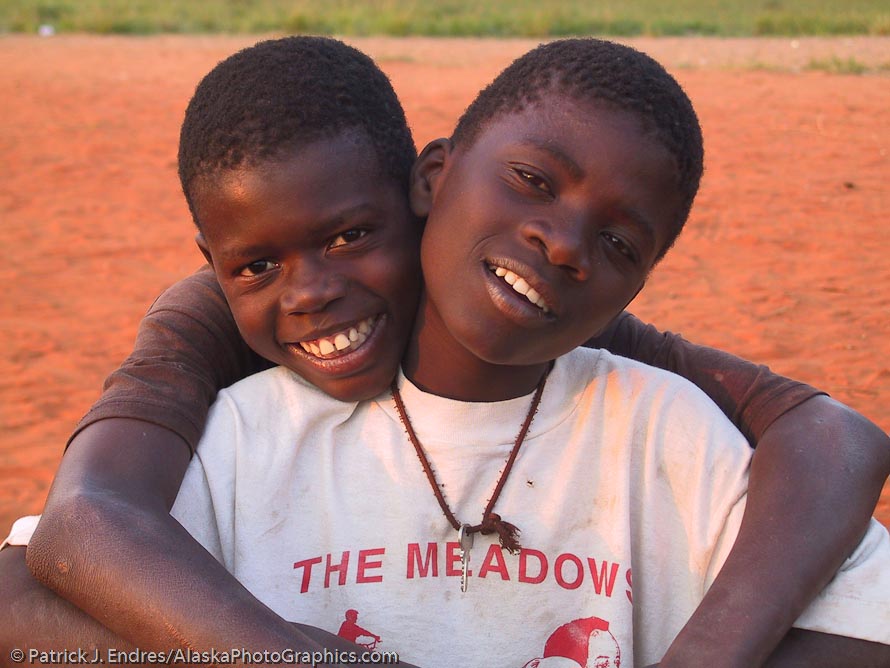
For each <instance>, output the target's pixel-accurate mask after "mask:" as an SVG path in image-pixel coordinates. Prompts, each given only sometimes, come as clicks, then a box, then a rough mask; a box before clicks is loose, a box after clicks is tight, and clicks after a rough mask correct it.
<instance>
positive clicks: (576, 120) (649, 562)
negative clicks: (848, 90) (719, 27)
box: [173, 40, 890, 668]
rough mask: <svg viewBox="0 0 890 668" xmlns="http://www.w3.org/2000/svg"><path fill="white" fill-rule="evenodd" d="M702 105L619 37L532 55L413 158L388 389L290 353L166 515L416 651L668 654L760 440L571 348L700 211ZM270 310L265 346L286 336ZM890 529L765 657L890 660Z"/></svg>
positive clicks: (655, 377)
mask: <svg viewBox="0 0 890 668" xmlns="http://www.w3.org/2000/svg"><path fill="white" fill-rule="evenodd" d="M690 119H691V121H692V122H694V114H693V113H692V110H691V106H690V105H689V103H688V100H687V99H686V98H685V96H684V95H683V94H682V92H681V91H679V87H677V86H676V84H675V82H673V80H672V79H670V77H669V76H668V75H667V74H666V73H665V72H664V71H663V70H662V69H661V68H660V67H659V66H658V65H657V64H655V63H654V61H651V59H648V58H647V57H645V56H642V55H641V54H637V53H636V52H633V51H631V50H629V49H626V48H625V47H620V46H617V45H612V44H608V43H603V42H597V41H594V40H570V41H563V42H556V43H552V44H549V45H545V46H543V47H540V48H538V49H536V50H535V51H533V52H531V53H530V54H527V55H526V56H524V57H523V58H521V59H519V60H518V61H517V62H516V63H514V65H512V66H511V67H510V68H508V69H507V70H506V71H505V72H504V73H503V74H502V75H501V76H500V77H498V79H497V80H496V81H495V82H494V83H493V84H492V85H491V86H490V87H489V88H488V89H486V90H485V91H484V92H483V93H482V94H481V95H480V97H479V98H477V100H476V102H474V104H473V105H472V106H471V107H470V109H468V111H467V113H466V114H465V115H464V117H463V118H462V120H461V122H460V124H459V126H458V128H457V130H456V132H455V135H454V136H453V138H452V140H450V141H446V140H440V141H437V142H433V143H431V144H430V145H429V146H428V147H427V148H426V149H425V150H424V152H423V154H422V156H421V159H420V161H419V163H418V165H417V167H416V168H415V173H414V184H413V189H412V193H411V196H412V207H413V208H414V211H415V213H416V214H417V215H419V216H423V217H426V218H427V223H426V228H425V231H424V237H423V242H422V253H421V258H422V264H423V270H424V281H425V290H424V292H423V293H422V295H421V306H420V313H419V316H418V320H417V324H416V325H415V328H414V331H413V333H412V336H411V338H410V341H409V346H408V352H407V354H406V356H405V358H404V361H403V373H402V374H400V376H399V378H398V379H397V380H396V381H395V382H394V384H393V387H392V389H391V392H389V393H384V394H383V395H381V396H379V397H377V398H376V399H374V400H371V401H365V402H360V403H343V402H337V401H335V400H333V399H331V398H330V397H328V396H326V395H325V394H323V393H322V392H321V391H319V390H317V389H316V388H314V387H313V386H312V385H311V384H309V383H307V382H306V381H304V380H302V379H301V378H300V377H299V376H297V375H296V374H294V373H293V372H291V371H290V370H288V369H287V368H283V367H280V368H277V369H272V370H270V371H267V372H264V373H263V374H260V375H257V376H254V377H252V378H248V379H247V380H245V381H242V382H241V383H239V384H237V385H235V386H233V387H232V388H231V389H230V390H228V391H225V392H223V393H222V394H221V395H220V398H219V399H218V401H217V403H216V404H215V405H214V408H213V409H212V413H211V417H210V421H209V423H208V425H207V429H206V432H205V434H204V437H203V438H202V441H201V444H200V446H199V448H198V451H197V453H196V457H195V459H194V460H193V462H192V464H191V466H190V468H189V471H188V473H187V475H186V479H185V481H184V483H183V487H182V490H181V491H180V495H179V497H178V499H177V503H176V505H175V506H174V511H173V512H174V514H175V515H176V516H177V517H178V518H179V520H180V521H181V522H182V523H183V525H184V526H186V527H187V528H188V529H189V531H190V532H191V533H192V534H193V535H195V536H196V537H197V538H198V539H199V540H200V541H201V543H202V544H203V545H204V546H205V547H207V549H208V550H210V551H211V552H212V553H213V554H214V555H215V556H216V557H217V558H218V559H219V560H220V561H221V563H223V564H224V565H225V566H226V568H227V569H228V570H230V571H231V572H232V573H234V574H235V575H236V576H238V578H239V579H240V580H241V581H242V582H243V583H244V584H245V586H246V587H247V588H248V589H249V590H250V591H251V592H252V593H253V594H255V595H256V596H257V597H258V598H260V599H261V600H262V601H263V602H265V603H266V604H267V605H269V606H270V607H271V608H272V609H273V610H274V611H275V612H277V613H278V614H279V615H281V616H283V617H285V618H287V619H295V620H297V619H298V620H300V621H304V622H308V623H311V624H313V625H316V626H319V627H321V628H324V629H328V630H329V631H331V632H335V631H336V630H337V629H338V628H341V626H342V624H343V621H344V619H347V620H348V619H349V616H350V615H352V613H355V615H354V616H355V617H356V618H358V617H359V616H360V618H361V620H362V628H363V630H366V631H367V632H368V634H367V636H365V637H367V638H371V639H373V644H375V646H376V647H378V648H385V649H392V650H396V651H398V652H399V654H400V656H401V657H402V658H403V659H405V660H407V661H410V662H412V663H417V664H420V665H424V666H445V665H491V666H504V667H505V668H508V667H510V666H523V665H530V666H531V665H541V666H544V665H570V666H574V665H579V666H585V667H586V666H593V665H615V666H617V665H619V664H624V665H638V666H642V665H646V664H652V663H654V662H657V661H659V660H660V659H661V657H662V656H663V654H664V652H665V651H666V650H667V648H668V646H669V645H670V643H671V641H672V640H673V638H674V637H675V636H676V635H677V633H678V632H679V631H680V630H681V629H682V627H683V624H684V623H685V622H686V620H687V619H688V617H689V615H690V614H691V613H692V611H693V610H694V609H695V607H696V605H697V603H698V602H699V601H700V600H701V598H702V596H703V594H704V591H705V590H706V589H707V587H708V586H709V584H710V582H711V581H712V579H713V577H714V576H715V574H716V572H717V571H718V570H719V568H720V566H721V564H722V562H723V559H724V557H725V555H726V552H727V551H728V549H729V547H730V545H731V544H732V541H733V539H734V537H735V533H736V530H737V527H738V521H739V518H740V516H741V512H742V509H743V507H744V498H745V490H746V482H747V467H748V461H749V457H750V451H749V449H748V447H747V445H746V444H745V442H744V440H743V439H742V437H741V436H740V434H738V432H736V431H735V429H734V428H733V427H732V426H731V425H730V424H729V423H728V422H727V421H726V419H725V418H724V417H723V416H722V415H721V414H719V412H718V411H717V410H716V408H715V407H714V406H713V405H712V404H711V403H710V402H709V401H708V400H707V399H705V398H704V397H703V395H701V394H700V393H699V392H698V391H697V390H696V389H695V388H693V387H691V386H689V385H687V384H686V383H685V382H683V381H681V380H679V379H677V378H675V377H673V376H670V375H667V374H664V373H661V372H658V371H655V370H652V369H649V368H646V367H642V366H640V365H637V364H635V363H632V362H629V361H626V360H623V359H621V358H616V357H612V356H611V355H609V354H608V353H605V352H600V351H585V350H581V351H572V350H573V348H575V347H576V346H578V345H579V344H581V343H582V342H584V341H586V340H587V339H588V338H590V336H592V335H593V334H595V333H596V332H597V331H599V330H601V329H602V328H603V327H605V326H606V325H607V324H608V322H609V321H610V320H611V319H612V318H613V317H614V316H615V315H616V314H618V313H619V312H620V311H621V310H622V309H623V308H624V307H625V306H626V305H627V304H628V303H629V302H630V301H631V300H632V299H633V297H634V296H635V295H636V294H637V293H638V292H639V290H640V289H641V288H642V286H643V284H644V282H645V280H646V278H647V276H648V273H649V271H650V270H651V268H652V267H653V265H654V264H655V263H656V262H657V261H658V260H659V259H660V258H661V257H662V256H663V255H664V253H665V252H666V251H667V250H668V248H669V247H670V245H671V244H672V243H673V240H674V239H675V238H676V235H677V234H678V233H679V231H680V228H681V227H682V225H683V223H684V222H685V219H686V216H687V214H688V211H689V207H690V205H691V202H692V197H693V195H694V192H695V186H697V182H698V177H699V175H700V172H696V169H695V167H694V164H695V162H696V161H695V160H694V159H692V160H690V159H687V156H686V155H685V154H684V151H686V150H688V148H689V144H688V141H687V140H686V139H685V138H684V137H685V136H686V134H685V129H684V127H685V126H684V123H688V122H689V121H690ZM699 148H700V147H699ZM699 157H700V156H699ZM698 164H699V166H700V160H699V162H698ZM691 165H693V166H691ZM197 199H198V202H199V203H200V197H198V198H197ZM211 218H212V217H211ZM204 223H205V226H204V227H203V231H204V235H205V241H206V244H207V250H208V254H209V256H210V257H211V258H213V259H216V252H217V248H218V247H217V246H216V244H217V243H219V242H220V241H221V240H222V239H223V237H222V236H216V237H214V234H215V233H217V234H221V232H219V230H216V231H215V232H214V223H213V222H212V221H204ZM228 241H230V240H229V239H228V238H226V242H227V243H228ZM258 269H262V268H259V267H258ZM266 308H268V307H267V306H264V305H263V304H262V303H258V304H257V309H256V312H255V313H252V315H253V316H255V319H254V321H253V325H254V326H253V329H252V331H251V336H253V337H254V338H255V340H254V341H252V342H251V345H254V344H255V343H258V344H262V343H263V341H264V340H266V341H274V340H276V338H278V337H280V336H281V334H280V333H279V332H278V330H277V329H276V327H278V325H276V319H275V317H268V316H269V314H265V313H264V309H266ZM270 313H271V312H270ZM567 351H572V352H568V353H567ZM554 360H555V361H554ZM297 406H299V410H289V409H288V408H289V407H297ZM888 542H890V541H888V537H887V533H886V531H885V530H884V529H883V528H882V527H880V526H879V525H877V524H873V525H872V527H871V529H870V530H869V533H868V534H867V536H866V538H865V539H864V540H863V542H862V543H861V544H860V546H859V548H858V549H857V551H856V552H855V553H854V554H853V555H852V557H851V559H850V560H848V562H847V564H846V565H845V567H844V568H843V569H842V570H841V571H840V572H839V574H838V576H837V577H836V578H835V580H834V581H833V582H832V584H831V585H830V586H829V587H828V588H827V589H826V590H825V592H823V594H822V595H821V596H820V597H819V598H818V599H817V601H816V602H814V603H813V605H812V606H811V607H810V608H809V609H808V610H807V612H806V613H805V614H804V615H803V616H802V617H801V618H800V619H799V620H798V622H797V626H798V627H799V628H800V629H805V630H804V631H795V632H793V634H792V635H791V636H789V642H788V643H786V644H785V645H784V646H783V647H782V648H781V649H780V651H779V653H778V654H777V655H776V656H774V658H773V659H772V661H774V663H772V664H768V665H795V664H794V663H793V662H794V661H806V662H809V663H808V665H836V662H837V661H838V660H839V657H844V660H846V659H847V658H849V654H848V652H849V651H851V648H852V651H857V652H859V653H860V656H861V657H863V658H862V659H858V658H857V661H871V662H872V665H883V663H882V662H886V661H887V659H888V656H890V648H888V647H887V645H888V644H890V632H888V628H890V626H888V625H887V624H886V623H885V621H886V619H887V618H888V614H890V568H888V566H890V545H888ZM814 632H815V633H814ZM826 634H830V635H826ZM836 636H849V637H850V638H859V639H861V640H862V641H865V642H857V641H855V640H850V639H848V638H838V637H836ZM378 639H379V640H378ZM607 641H608V642H607ZM604 646H608V647H607V649H603V647H604ZM818 661H822V662H823V663H822V664H820V663H818ZM826 662H827V663H826ZM832 662H834V663H832Z"/></svg>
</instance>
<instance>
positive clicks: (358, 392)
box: [309, 371, 395, 402]
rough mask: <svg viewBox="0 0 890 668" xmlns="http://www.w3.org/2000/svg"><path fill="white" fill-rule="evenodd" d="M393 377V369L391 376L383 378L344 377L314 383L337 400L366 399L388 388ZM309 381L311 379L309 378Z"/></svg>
mask: <svg viewBox="0 0 890 668" xmlns="http://www.w3.org/2000/svg"><path fill="white" fill-rule="evenodd" d="M394 377H395V371H393V373H392V375H391V376H389V377H387V378H386V379H383V380H381V379H378V378H362V379H353V378H345V379H343V380H341V381H333V382H329V383H316V384H315V385H316V386H317V387H318V389H320V390H321V391H322V392H324V393H325V394H327V395H328V396H330V397H333V398H334V399H337V400H338V401H346V402H353V401H367V400H368V399H373V398H374V397H376V396H377V395H379V394H380V393H382V392H384V391H386V390H388V389H389V386H390V384H391V383H392V379H393V378H394ZM309 382H312V381H311V380H310V381H309Z"/></svg>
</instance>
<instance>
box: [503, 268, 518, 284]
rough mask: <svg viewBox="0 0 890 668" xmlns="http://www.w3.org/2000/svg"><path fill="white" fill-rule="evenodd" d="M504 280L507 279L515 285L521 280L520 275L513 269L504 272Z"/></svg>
mask: <svg viewBox="0 0 890 668" xmlns="http://www.w3.org/2000/svg"><path fill="white" fill-rule="evenodd" d="M504 280H505V281H507V283H509V284H510V285H513V284H514V283H515V282H516V281H518V280H519V276H517V275H516V274H514V273H513V272H512V271H509V270H507V273H506V274H504Z"/></svg>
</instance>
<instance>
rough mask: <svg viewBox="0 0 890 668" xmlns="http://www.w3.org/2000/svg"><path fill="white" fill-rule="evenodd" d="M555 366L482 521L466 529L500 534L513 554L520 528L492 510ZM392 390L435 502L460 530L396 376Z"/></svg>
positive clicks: (539, 392) (541, 385) (539, 391)
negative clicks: (412, 419)
mask: <svg viewBox="0 0 890 668" xmlns="http://www.w3.org/2000/svg"><path fill="white" fill-rule="evenodd" d="M552 369H553V362H551V363H550V365H549V366H548V367H547V371H546V372H545V373H544V375H543V376H542V377H541V380H540V381H539V382H538V386H537V388H536V389H535V395H534V397H533V398H532V403H531V406H530V407H529V410H528V413H527V414H526V416H525V420H524V421H523V423H522V428H521V429H520V430H519V435H518V436H517V437H516V440H515V441H514V442H513V448H512V449H511V450H510V455H509V456H508V457H507V462H506V463H505V464H504V469H503V471H501V474H500V476H498V481H497V484H496V485H495V488H494V492H493V493H492V495H491V499H489V501H488V504H487V505H486V506H485V511H484V512H483V513H482V521H481V522H480V523H479V524H475V525H471V526H467V528H466V532H467V533H468V534H473V533H477V532H478V533H482V534H483V535H488V534H492V533H496V534H497V535H498V541H499V542H500V544H501V547H503V548H504V549H506V550H507V551H508V552H510V554H515V553H516V552H517V551H518V550H519V549H520V548H521V547H522V546H521V545H520V544H519V537H518V536H519V533H520V529H519V528H518V527H517V526H516V525H515V524H512V523H510V522H506V521H504V520H503V519H501V516H500V515H498V514H497V513H495V512H492V511H493V509H494V505H495V503H497V500H498V498H499V497H500V495H501V491H502V490H503V489H504V485H505V484H506V482H507V478H508V477H509V475H510V471H512V469H513V464H514V462H515V461H516V457H517V456H518V455H519V448H520V447H521V446H522V443H523V441H525V437H526V435H527V434H528V430H529V428H530V427H531V424H532V420H533V419H534V417H535V414H536V413H537V412H538V407H539V406H540V403H541V397H542V396H543V394H544V385H546V383H547V377H548V376H549V375H550V371H551V370H552ZM390 391H391V392H392V398H393V402H394V403H395V405H396V411H397V412H398V414H399V420H401V422H402V425H403V426H404V427H405V431H406V432H407V434H408V440H409V441H411V445H413V446H414V452H415V453H416V454H417V458H418V459H419V460H420V465H421V466H422V467H423V472H424V473H425V474H426V479H427V480H428V481H429V483H430V486H431V487H432V488H433V494H434V495H435V497H436V501H438V503H439V507H440V508H441V509H442V512H443V513H444V515H445V518H446V519H447V520H448V522H449V524H451V526H452V527H453V528H454V529H455V531H460V527H461V524H460V522H459V521H458V519H457V517H455V516H454V513H453V512H451V508H449V507H448V502H447V501H445V497H444V495H443V494H442V490H441V488H440V487H439V483H438V482H437V481H436V474H435V472H434V471H433V467H432V466H431V465H430V462H429V459H428V458H427V456H426V453H425V452H424V450H423V446H422V445H421V444H420V439H418V438H417V434H416V432H415V431H414V427H413V426H412V425H411V420H410V419H408V412H407V410H406V409H405V403H404V402H403V401H402V395H401V393H400V392H399V388H398V385H397V379H393V381H392V385H391V386H390Z"/></svg>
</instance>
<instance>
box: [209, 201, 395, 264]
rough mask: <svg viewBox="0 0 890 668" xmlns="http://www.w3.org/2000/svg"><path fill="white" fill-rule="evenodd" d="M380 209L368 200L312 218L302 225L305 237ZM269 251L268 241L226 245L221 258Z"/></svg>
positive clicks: (238, 258) (237, 258)
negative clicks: (332, 213)
mask: <svg viewBox="0 0 890 668" xmlns="http://www.w3.org/2000/svg"><path fill="white" fill-rule="evenodd" d="M379 211H380V209H379V207H376V206H374V205H373V204H370V203H368V202H361V203H359V204H356V205H355V206H350V207H347V208H345V209H341V210H339V211H337V212H336V213H335V214H334V215H332V216H330V217H327V218H323V219H319V220H314V221H312V222H311V223H309V224H308V225H304V226H303V227H304V228H305V234H306V237H307V238H316V237H320V236H326V235H328V234H331V233H332V230H333V229H336V228H338V227H340V226H341V225H343V224H344V223H345V222H346V220H347V219H348V218H350V217H353V216H359V215H364V214H371V215H373V214H375V213H378V212H379ZM268 253H269V243H251V244H247V245H244V246H236V247H234V248H232V247H226V248H225V249H224V250H223V252H222V253H221V255H222V258H223V259H224V260H225V261H228V262H234V261H241V260H245V259H248V258H251V257H260V256H263V255H267V254H268Z"/></svg>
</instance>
